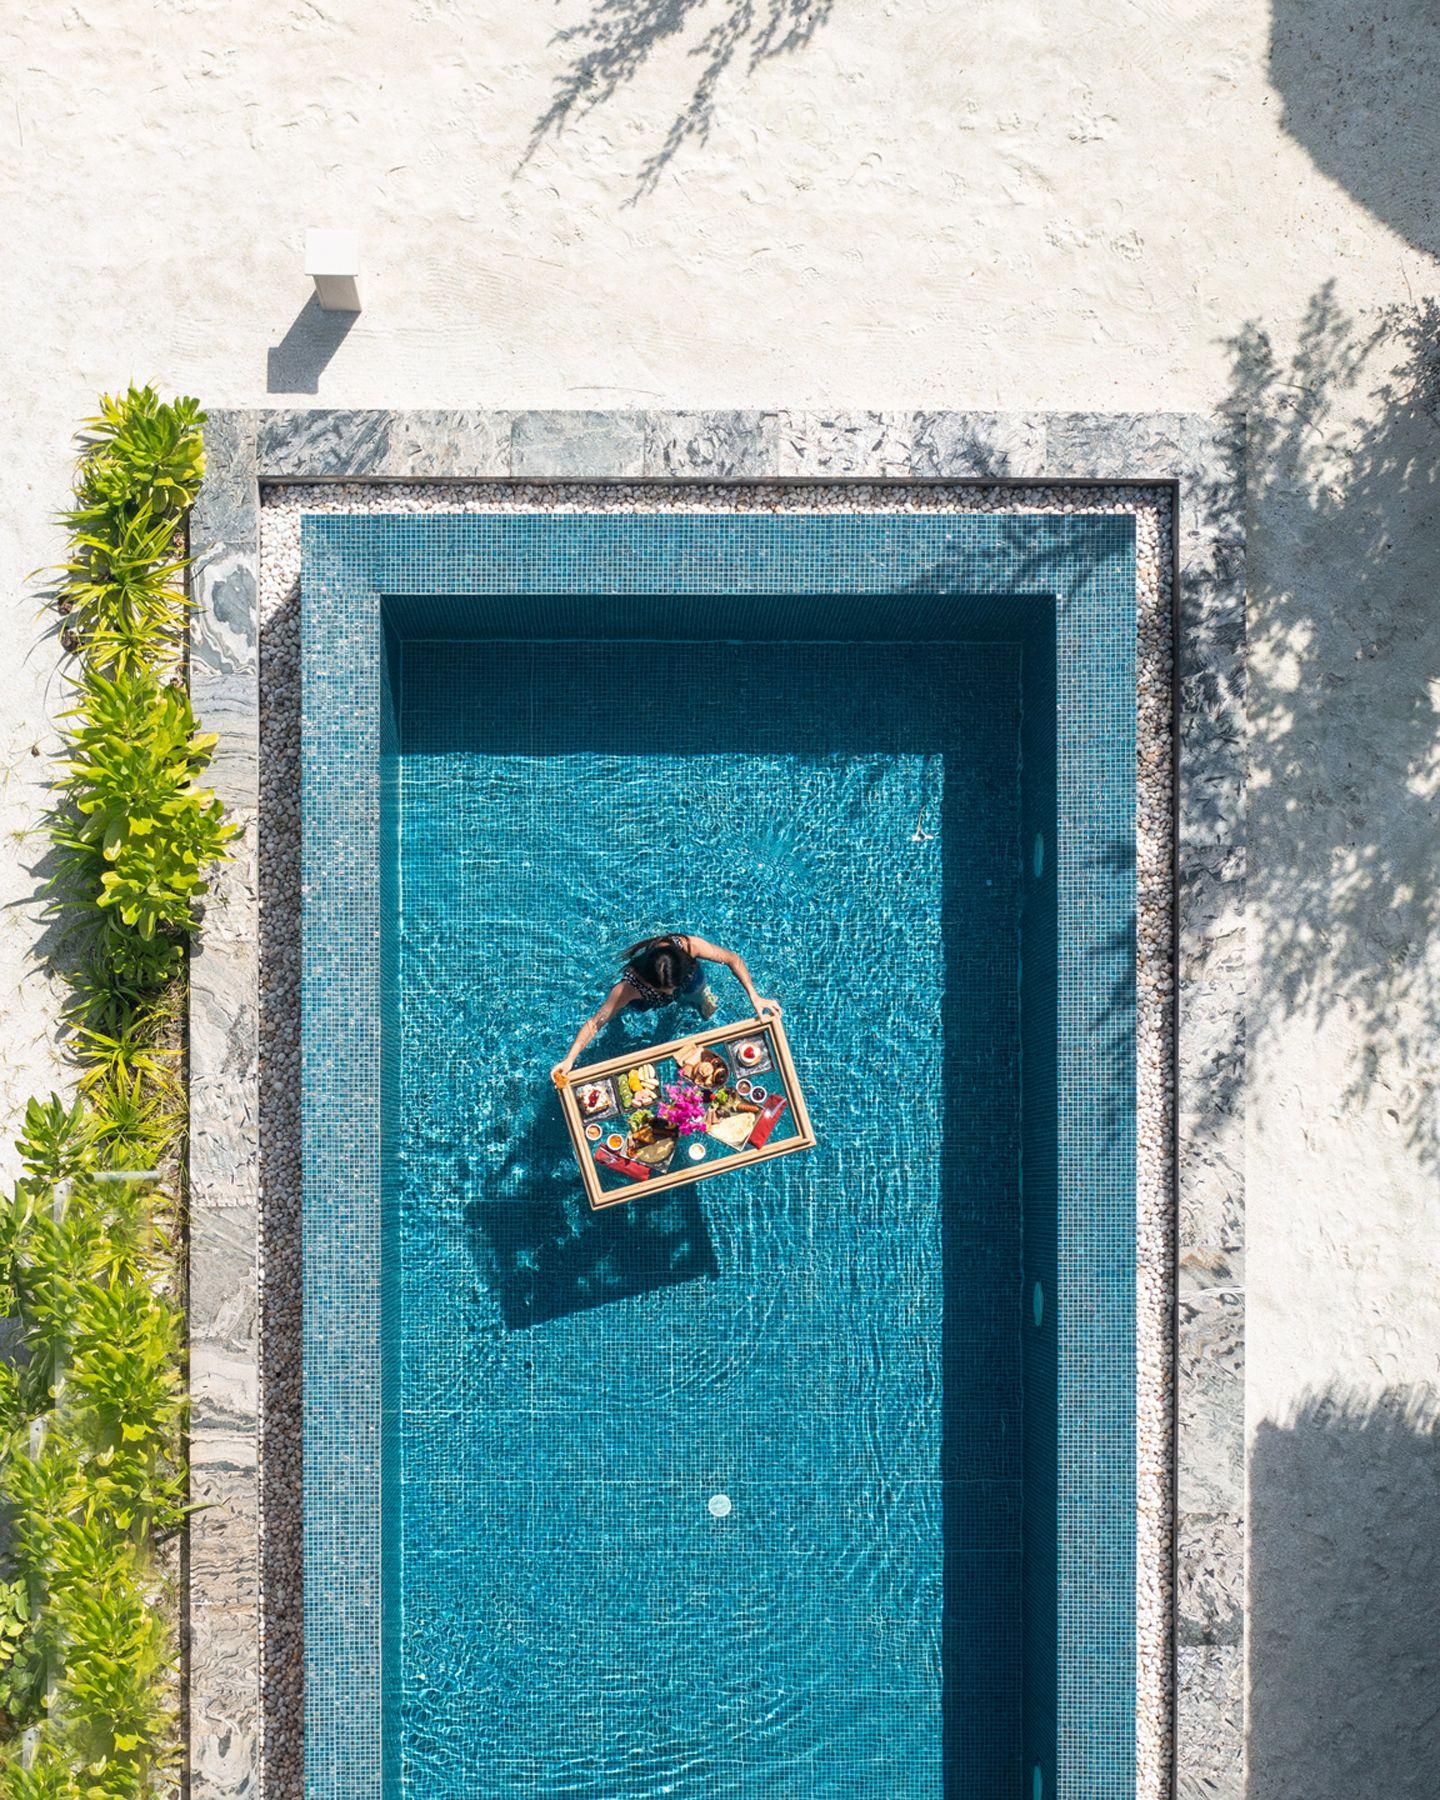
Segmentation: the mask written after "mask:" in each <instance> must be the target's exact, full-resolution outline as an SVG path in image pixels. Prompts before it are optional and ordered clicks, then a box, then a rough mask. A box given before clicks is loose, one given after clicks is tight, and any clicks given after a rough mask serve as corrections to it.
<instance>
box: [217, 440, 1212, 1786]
mask: <svg viewBox="0 0 1440 1800" xmlns="http://www.w3.org/2000/svg"><path fill="white" fill-rule="evenodd" d="M1232 430H1233V428H1232V427H1230V426H1228V425H1224V424H1222V423H1220V422H1218V421H1216V420H1212V419H1209V418H1207V417H1204V416H1201V415H1192V414H1087V413H1061V414H1044V413H1027V414H1017V415H1006V414H996V413H950V412H918V413H893V414H890V413H887V414H879V413H864V414H833V413H789V412H769V413H755V412H735V413H732V412H700V413H695V412H691V413H659V412H636V413H608V412H577V413H567V412H503V413H495V412H478V413H471V412H414V411H403V412H388V411H373V412H336V411H328V410H312V411H284V410H279V411H255V412H230V413H219V414H212V415H211V419H210V423H209V425H208V427H207V433H206V436H207V449H208V461H209V468H208V473H207V476H206V480H205V484H204V488H203V490H202V494H201V497H200V500H199V503H198V504H197V507H196V509H195V513H194V515H193V518H192V521H191V549H192V554H193V556H194V558H195V572H194V594H195V600H196V605H197V610H196V614H195V618H194V623H193V626H192V687H193V690H194V695H195V702H196V706H197V710H198V711H199V713H200V715H201V716H202V717H203V718H204V719H205V720H206V722H207V728H209V729H212V730H216V731H218V732H219V734H220V745H219V749H218V752H217V756H216V760H215V764H214V767H213V775H214V780H215V785H216V788H217V790H218V792H219V793H220V794H221V797H222V798H223V799H224V801H225V802H226V804H227V806H228V807H229V808H230V809H231V811H232V814H233V815H234V816H235V817H236V818H237V819H238V820H239V821H240V823H241V824H242V825H243V826H245V828H246V832H245V838H244V840H243V848H242V850H241V852H240V854H238V855H237V857H236V859H235V861H234V862H233V863H232V864H231V865H230V866H229V867H228V868H227V870H226V871H225V873H224V875H223V877H222V879H221V880H220V881H219V882H217V884H216V888H215V892H214V893H213V895H212V896H211V900H210V903H209V905H208V908H207V915H206V923H205V932H204V938H203V942H202V946H201V949H200V951H199V953H198V955H197V956H196V959H195V964H194V969H193V977H192V999H191V1021H190V1031H191V1084H192V1102H191V1104H192V1118H193V1129H192V1142H191V1154H190V1179H191V1203H192V1219H191V1242H190V1277H191V1375H192V1388H193V1427H192V1441H191V1471H192V1489H193V1493H194V1498H195V1499H196V1501H197V1502H200V1503H202V1504H204V1505H205V1507H206V1510H204V1511H201V1512H199V1513H197V1514H196V1516H195V1519H194V1522H193V1524H192V1528H191V1538H190V1554H189V1577H188V1604H187V1620H186V1623H187V1631H186V1643H187V1654H188V1693H189V1739H190V1741H189V1764H190V1774H191V1791H192V1793H193V1794H194V1795H195V1796H196V1797H197V1800H212V1797H213V1800H221V1797H222V1796H223V1797H231V1796H236V1797H238V1796H248V1797H252V1800H253V1797H254V1796H256V1795H258V1794H259V1793H260V1791H261V1769H262V1743H261V1736H262V1730H261V1717H262V1705H261V1691H260V1628H261V1594H260V1507H259V1441H260V1395H259V1335H258V1332H259V1325H258V1318H259V1306H258V1296H259V1279H260V1269H259V1253H258V1242H259V1202H260V1191H259V1190H260V1182H259V1166H260V1165H259V1130H260V1103H259V1023H260V971H259V932H258V892H257V879H256V869H255V838H256V825H257V822H258V810H259V756H260V730H259V718H260V712H259V660H260V659H259V622H258V595H259V572H260V570H259V558H260V488H261V485H262V484H266V485H269V484H272V483H294V482H337V481H360V482H364V481H376V482H379V481H417V480H427V481H437V480H438V481H464V480H498V481H511V482H519V483H525V482H535V483H540V482H548V481H552V480H565V481H577V480H580V481H585V482H595V483H603V482H610V481H636V480H651V481H660V482H664V483H666V484H675V485H677V486H678V485H680V484H684V483H687V482H702V483H713V482H723V481H738V480H748V481H765V482H775V481H785V482H796V483H805V482H816V481H819V482H825V483H846V484H850V483H853V484H858V485H872V484H880V483H891V482H894V483H916V482H944V483H949V484H961V483H976V484H985V485H987V486H988V485H1002V484H1003V485H1008V484H1014V485H1015V486H1016V488H1017V489H1020V488H1023V486H1024V485H1025V484H1027V483H1031V484H1033V483H1046V484H1050V485H1056V484H1059V485H1066V486H1071V485H1076V484H1082V483H1137V484H1144V485H1151V486H1153V485H1156V484H1166V485H1169V486H1171V487H1172V488H1173V492H1174V521H1175V555H1176V564H1177V575H1178V581H1177V583H1176V591H1177V595H1178V604H1177V621H1176V622H1177V652H1178V655H1177V663H1178V669H1177V677H1176V682H1175V696H1176V713H1177V717H1176V734H1177V735H1176V748H1177V754H1178V762H1177V821H1176V844H1177V860H1176V893H1177V909H1178V917H1177V931H1176V944H1177V953H1176V958H1177V968H1176V974H1177V1000H1178V1008H1179V1035H1178V1051H1177V1056H1176V1068H1177V1082H1178V1106H1177V1113H1178V1119H1179V1141H1178V1144H1177V1146H1176V1172H1177V1194H1176V1205H1177V1216H1178V1281H1177V1315H1178V1322H1177V1343H1176V1378H1177V1441H1176V1468H1175V1487H1176V1493H1177V1520H1176V1551H1177V1554H1176V1589H1175V1619H1174V1626H1173V1641H1174V1642H1175V1645H1176V1660H1177V1668H1176V1681H1175V1695H1176V1702H1175V1705H1176V1712H1175V1745H1176V1763H1177V1769H1176V1774H1177V1777H1178V1781H1177V1786H1178V1791H1179V1792H1180V1793H1181V1794H1185V1793H1187V1792H1190V1791H1204V1792H1206V1793H1209V1794H1212V1795H1216V1796H1224V1795H1231V1794H1233V1795H1238V1794H1239V1792H1240V1786H1239V1782H1240V1770H1241V1767H1242V1742H1241V1687H1242V1660H1241V1659H1242V1645H1241V1641H1240V1638H1241V1624H1240V1622H1241V1606H1240V1596H1241V1592H1242V1589H1243V1561H1242V1548H1241V1547H1242V1544H1243V1533H1244V1517H1243V1469H1244V1459H1243V1320H1244V1287H1243V1262H1242V1244H1243V1191H1242V1187H1241V1181H1242V1170H1243V1157H1242V1154H1241V1146H1242V1141H1243V1081H1242V1075H1243V1054H1244V1051H1243V999H1244V994H1243V942H1242V927H1241V923H1240V908H1241V904H1242V900H1243V881H1244V861H1245V840H1244V805H1243V794H1244V789H1243V777H1244V765H1243V724H1244V717H1243V715H1244V694H1243V681H1244V661H1243V659H1244V543H1243V496H1242V493H1241V489H1240V479H1239V466H1240V463H1241V460H1242V453H1243V446H1242V445H1240V444H1237V443H1236V442H1235V440H1234V438H1233V436H1232V435H1231V432H1232Z"/></svg>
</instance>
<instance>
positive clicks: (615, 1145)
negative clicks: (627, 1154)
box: [605, 1131, 625, 1150]
mask: <svg viewBox="0 0 1440 1800" xmlns="http://www.w3.org/2000/svg"><path fill="white" fill-rule="evenodd" d="M605 1148H606V1149H607V1150H623V1149H624V1148H625V1140H624V1138H623V1137H621V1135H620V1133H619V1132H618V1131H612V1132H611V1133H610V1135H609V1137H608V1138H606V1140H605Z"/></svg>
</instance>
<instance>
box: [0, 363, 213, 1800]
mask: <svg viewBox="0 0 1440 1800" xmlns="http://www.w3.org/2000/svg"><path fill="white" fill-rule="evenodd" d="M203 421H204V414H203V413H201V412H200V410H199V408H198V406H197V405H196V403H195V402H194V401H193V400H183V399H182V400H177V401H174V402H168V403H167V402H162V401H161V400H160V399H159V398H158V397H157V395H156V394H155V392H154V390H153V389H151V388H134V387H132V388H130V389H129V390H128V392H127V393H125V394H123V395H120V396H116V397H110V396H106V397H105V398H103V399H102V401H101V403H100V411H99V413H98V414H97V416H96V417H95V418H93V419H91V420H89V421H87V425H86V430H85V435H84V437H83V440H82V454H81V459H80V464H79V470H78V473H77V478H76V484H75V504H74V507H73V509H72V510H71V512H70V513H68V514H67V515H66V518H67V523H68V525H69V528H70V533H71V538H70V549H69V554H68V556H67V559H66V561H65V563H64V565H63V568H62V570H61V581H60V586H59V593H58V605H59V608H60V611H61V612H62V614H63V615H64V616H65V619H66V626H65V633H64V635H65V642H66V644H67V646H68V647H70V648H72V649H73V650H74V651H75V652H76V653H77V656H78V672H77V675H76V678H75V682H74V702H73V705H72V706H71V708H70V709H69V711H68V712H67V713H66V715H65V717H64V720H63V721H62V723H63V725H64V729H65V748H64V756H63V763H62V767H61V771H60V775H59V779H58V781H57V784H56V787H57V800H56V806H55V809H54V812H53V814H52V817H51V820H50V834H51V838H52V840H53V842H54V844H55V846H56V848H57V850H58V851H59V857H58V872H57V874H56V877H55V889H54V899H55V904H56V906H57V907H58V908H61V909H63V910H64V912H65V914H66V916H67V917H68V918H69V919H70V920H71V922H72V924H73V925H74V927H75V930H74V932H73V933H72V934H70V936H69V937H68V938H67V943H68V944H69V945H70V947H71V950H72V953H73V954H72V963H71V967H70V970H69V975H70V981H71V999H70V1003H69V1006H68V1008H67V1019H68V1024H69V1037H68V1040H67V1041H68V1044H69V1049H70V1052H71V1055H72V1057H73V1060H74V1064H75V1069H76V1078H77V1080H76V1085H77V1089H78V1098H77V1099H74V1100H72V1101H64V1100H61V1099H59V1098H57V1097H55V1096H53V1095H52V1096H51V1097H50V1098H49V1099H47V1100H39V1099H35V1100H31V1101H30V1102H29V1104H28V1105H27V1107H26V1111H25V1118H24V1123H23V1125H22V1128H21V1131H20V1135H19V1139H18V1143H17V1149H18V1152H19V1160H20V1167H21V1174H20V1178H19V1180H18V1181H17V1182H16V1183H15V1185H14V1188H13V1190H12V1192H11V1194H10V1195H9V1196H8V1198H6V1199H4V1200H0V1302H3V1304H4V1306H5V1311H6V1314H7V1316H8V1317H9V1318H10V1319H11V1320H12V1321H13V1323H14V1325H15V1326H16V1327H17V1329H18V1333H19V1343H18V1345H17V1347H16V1349H15V1353H14V1354H12V1355H10V1356H8V1357H6V1358H5V1359H3V1360H0V1505H3V1506H4V1508H5V1509H6V1511H7V1513H8V1516H9V1522H10V1530H9V1541H8V1548H9V1557H10V1567H9V1569H8V1570H7V1576H8V1579H7V1580H4V1581H0V1797H3V1800H138V1797H139V1796H142V1795H150V1794H154V1793H157V1792H160V1791H162V1790H165V1789H169V1788H171V1787H173V1780H172V1777H173V1774H174V1765H175V1754H176V1750H175V1746H176V1707H175V1684H174V1673H175V1668H176V1664H177V1651H176V1646H175V1636H174V1629H173V1618H172V1608H171V1606H170V1604H169V1601H168V1599H167V1591H166V1583H165V1580H164V1579H163V1578H162V1575H161V1574H160V1570H159V1565H158V1564H157V1561H156V1556H155V1552H156V1549H157V1547H158V1546H159V1545H160V1544H162V1543H163V1542H164V1541H165V1540H166V1539H167V1538H169V1537H171V1536H173V1534H174V1533H175V1532H176V1531H178V1530H179V1528H180V1527H181V1525H182V1523H183V1521H184V1518H185V1514H186V1502H185V1483H184V1468H183V1460H182V1456H181V1442H182V1432H183V1429H184V1417H185V1390H184V1380H183V1361H182V1353H183V1347H184V1330H183V1317H182V1314H181V1311H180V1307H179V1304H178V1301H177V1300H176V1298H175V1294H176V1292H177V1290H178V1286H179V1281H178V1272H177V1269H176V1266H175V1258H174V1245H173V1241H172V1238H171V1236H170V1233H169V1231H168V1230H167V1222H168V1221H169V1220H170V1219H171V1218H172V1216H173V1215H174V1213H175V1210H176V1203H175V1201H174V1199H173V1197H172V1196H171V1194H170V1193H168V1192H167V1191H166V1188H165V1185H164V1181H163V1172H164V1171H166V1170H170V1171H172V1172H173V1170H174V1169H175V1168H176V1166H177V1159H178V1152H179V1148H180V1144H181V1141H182V1137H183V1132H184V1127H185V1108H184V1091H183V1088H182V1086H181V1084H180V1081H179V1079H178V1076H177V1057H178V1051H179V1048H180V1037H179V1032H178V1026H179V1021H180V1018H181V1016H182V1000H183V986H182V983H183V976H184V968H185V953H186V946H187V944H188V943H189V941H190V939H191V937H192V936H193V934H194V932H195V930H196V929H197V926H198V922H199V910H198V902H199V901H200V899H201V898H202V897H203V895H204V893H205V890H206V881H207V877H208V873H209V871H210V869H211V868H212V867H213V865H214V864H215V862H216V861H217V860H219V859H220V858H222V857H223V856H224V855H225V846H226V844H227V842H228V840H229V838H230V836H231V831H232V828H231V826H230V825H229V824H228V823H227V821H226V820H225V817H224V814H223V810H222V808H221V806H220V803H219V802H218V801H217V800H216V799H215V797H214V795H213V794H210V793H208V792H207V791H206V790H205V789H204V788H203V787H202V786H201V785H200V781H201V777H202V775H203V773H204V770H205V767H206V764H207V763H208V761H209V758H210V753H211V750H212V748H213V746H214V741H215V740H214V739H213V737H210V736H208V735H207V734H205V733H204V732H202V731H200V729H199V728H198V726H197V724H196V721H195V718H194V715H193V713H192V711H191V707H190V701H189V697H188V695H187V694H186V692H185V689H184V686H183V683H182V681H181V679H180V677H181V674H182V672H183V660H182V659H183V649H184V622H185V611H186V599H185V594H184V588H183V578H184V571H185V567H186V563H185V559H184V554H183V538H182V530H183V522H184V515H185V511H186V509H187V508H188V507H189V506H190V504H191V503H192V502H193V500H194V497H195V493H196V490H197V487H198V484H199V480H200V476H201V474H202V472H203V469H204V452H203V445H202V440H201V432H200V427H201V425H202V424H203ZM137 1172H138V1173H137ZM157 1172H158V1173H157ZM32 1728H33V1729H32ZM26 1734H28V1735H26Z"/></svg>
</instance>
